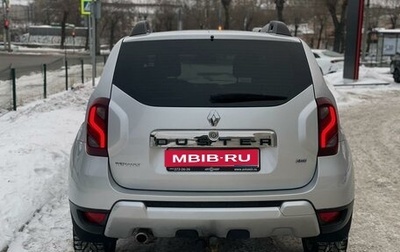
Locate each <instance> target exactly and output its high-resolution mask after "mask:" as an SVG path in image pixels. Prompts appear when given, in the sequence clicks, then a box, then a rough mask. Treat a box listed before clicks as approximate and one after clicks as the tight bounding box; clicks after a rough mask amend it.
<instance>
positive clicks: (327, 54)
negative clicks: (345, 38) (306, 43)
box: [312, 49, 344, 75]
mask: <svg viewBox="0 0 400 252" xmlns="http://www.w3.org/2000/svg"><path fill="white" fill-rule="evenodd" d="M312 52H313V54H314V57H315V59H316V60H317V62H318V65H319V67H320V68H321V71H322V74H323V75H325V74H329V73H334V72H337V71H338V70H341V69H343V63H344V55H343V54H341V53H337V52H334V51H330V50H323V49H313V50H312Z"/></svg>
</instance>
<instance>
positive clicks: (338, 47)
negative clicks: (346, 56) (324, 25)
mask: <svg viewBox="0 0 400 252" xmlns="http://www.w3.org/2000/svg"><path fill="white" fill-rule="evenodd" d="M336 3H337V2H336V1H327V2H326V4H327V7H328V10H329V13H330V15H331V17H332V21H333V24H334V26H335V33H334V34H335V38H334V43H333V50H334V51H335V52H343V50H344V41H345V34H344V29H345V22H346V11H347V3H348V2H347V0H343V2H342V6H341V13H340V20H339V19H338V17H337V13H336Z"/></svg>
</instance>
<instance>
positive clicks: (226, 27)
mask: <svg viewBox="0 0 400 252" xmlns="http://www.w3.org/2000/svg"><path fill="white" fill-rule="evenodd" d="M224 12H225V22H224V30H229V19H230V17H229V5H228V6H224Z"/></svg>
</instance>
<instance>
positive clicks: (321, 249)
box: [302, 238, 347, 252]
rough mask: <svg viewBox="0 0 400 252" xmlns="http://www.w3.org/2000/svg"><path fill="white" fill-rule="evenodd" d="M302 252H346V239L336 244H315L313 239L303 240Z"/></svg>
mask: <svg viewBox="0 0 400 252" xmlns="http://www.w3.org/2000/svg"><path fill="white" fill-rule="evenodd" d="M302 242H303V250H304V252H346V251H347V239H345V240H342V241H337V242H317V241H315V240H313V239H307V238H303V239H302Z"/></svg>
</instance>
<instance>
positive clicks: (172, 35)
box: [124, 30, 300, 43]
mask: <svg viewBox="0 0 400 252" xmlns="http://www.w3.org/2000/svg"><path fill="white" fill-rule="evenodd" d="M180 39H210V40H218V39H243V40H270V41H282V42H297V43H299V42H300V39H299V38H296V37H291V36H285V35H277V34H268V33H265V32H250V31H234V30H222V31H220V30H184V31H167V32H152V33H148V34H143V35H136V36H129V37H125V38H124V43H125V42H133V41H156V40H180Z"/></svg>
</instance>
